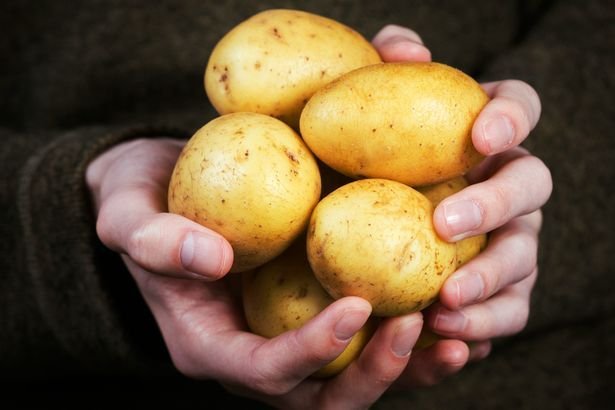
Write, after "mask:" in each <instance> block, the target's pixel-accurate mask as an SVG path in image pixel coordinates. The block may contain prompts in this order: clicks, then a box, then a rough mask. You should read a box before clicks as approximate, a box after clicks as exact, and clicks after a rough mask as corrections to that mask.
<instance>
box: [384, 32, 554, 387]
mask: <svg viewBox="0 0 615 410" xmlns="http://www.w3.org/2000/svg"><path fill="white" fill-rule="evenodd" d="M374 43H375V44H378V45H380V47H381V50H380V51H381V54H382V55H383V58H385V59H388V60H389V61H407V60H414V61H417V60H418V61H429V60H430V58H431V55H430V53H429V51H427V50H426V49H425V47H424V46H422V44H421V41H420V38H419V37H418V35H417V34H416V33H414V32H412V31H411V30H408V29H406V28H403V27H399V26H387V27H385V28H384V29H383V30H381V31H380V32H379V33H378V34H377V35H376V37H375V38H374ZM482 87H483V89H484V90H485V91H486V92H487V94H488V95H489V96H490V97H491V101H490V102H489V103H488V104H487V105H486V106H485V107H484V109H483V110H482V111H481V113H480V115H479V116H478V118H477V119H476V121H475V123H474V126H473V129H472V140H473V143H474V146H475V147H476V149H477V150H478V151H480V152H481V153H483V154H485V155H486V156H487V158H486V159H485V160H484V161H483V162H482V163H481V164H479V166H477V167H476V168H475V169H473V170H472V171H471V172H470V173H469V174H468V175H467V177H468V180H469V181H470V183H471V184H472V185H470V186H469V187H467V188H465V189H464V190H462V191H460V192H458V193H457V194H455V195H452V196H450V197H449V198H446V199H445V200H443V201H442V202H441V203H440V204H439V206H438V207H437V208H436V210H435V212H434V217H433V219H434V225H435V227H436V230H437V231H438V233H439V234H440V236H441V237H442V238H443V239H445V240H448V241H456V240H459V239H462V238H464V237H467V236H471V235H476V234H481V233H489V235H490V236H489V244H488V246H487V248H486V249H485V250H484V251H483V252H482V253H481V254H479V255H478V256H477V257H475V258H474V259H473V260H471V261H469V262H468V263H466V264H465V265H463V266H462V267H460V268H459V269H458V270H457V271H456V272H455V273H454V274H453V275H452V276H451V277H450V278H449V279H448V280H447V281H446V282H445V284H444V286H443V288H442V289H441V291H440V301H439V302H438V303H436V304H434V305H433V306H431V307H429V308H428V309H426V310H425V311H424V312H423V313H424V315H425V322H426V324H425V325H426V326H428V327H429V328H431V329H432V330H433V331H434V332H435V333H437V334H439V335H440V336H441V337H442V338H443V340H440V341H438V342H437V343H436V344H435V345H433V346H431V347H429V348H426V349H423V350H418V351H414V353H413V356H412V359H411V360H410V363H409V365H408V367H407V368H406V370H405V371H404V373H403V374H402V376H401V377H400V378H399V379H398V381H397V383H396V384H397V385H398V386H408V385H432V384H435V383H437V382H438V381H440V380H441V379H442V378H444V377H445V376H447V375H451V374H453V373H455V372H457V371H459V370H460V369H461V368H462V367H463V366H464V365H465V364H466V363H467V362H468V361H470V360H479V359H481V358H484V357H486V356H487V355H488V353H489V351H490V349H491V342H490V339H492V338H497V337H503V336H508V335H512V334H515V333H517V332H519V331H521V330H522V329H523V328H524V327H525V324H526V322H527V319H528V314H529V301H530V293H531V291H532V288H533V285H534V283H535V281H536V275H537V271H538V270H537V249H538V234H539V232H540V228H541V222H542V214H541V210H540V209H541V207H542V206H543V205H544V204H545V202H546V201H547V200H548V198H549V196H550V194H551V190H552V179H551V175H550V172H549V170H548V168H547V167H546V166H545V165H544V163H543V162H542V161H541V160H540V159H538V158H537V157H535V156H532V155H531V154H530V153H529V152H528V151H527V150H525V149H523V148H521V147H519V145H520V144H521V143H522V142H523V141H524V140H525V138H527V137H528V135H529V133H530V131H531V130H532V129H533V128H534V127H535V125H536V123H537V122H538V119H539V117H540V111H541V105H540V100H539V98H538V95H537V94H536V92H535V91H534V90H533V89H532V87H530V86H529V85H528V84H526V83H524V82H522V81H518V80H505V81H499V82H492V83H486V84H482ZM466 342H471V343H469V344H468V343H466ZM469 346H471V347H469Z"/></svg>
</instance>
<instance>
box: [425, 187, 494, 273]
mask: <svg viewBox="0 0 615 410" xmlns="http://www.w3.org/2000/svg"><path fill="white" fill-rule="evenodd" d="M467 186H468V181H467V180H466V179H465V177H463V176H459V177H456V178H453V179H450V180H447V181H444V182H440V183H437V184H434V185H428V186H424V187H421V188H418V191H419V192H420V193H422V194H423V195H425V196H426V197H427V198H428V199H429V200H430V201H431V203H432V204H433V206H434V208H435V207H436V206H438V204H439V203H440V202H441V201H442V200H443V199H444V198H446V197H448V196H450V195H452V194H454V193H456V192H459V191H461V190H462V189H463V188H465V187H467ZM456 246H457V267H460V266H461V265H463V264H464V263H466V262H467V261H469V260H470V259H472V258H474V257H475V256H476V255H478V254H479V253H480V252H482V251H483V249H485V247H486V246H487V234H480V235H475V236H471V237H469V238H465V239H462V240H460V241H457V242H456Z"/></svg>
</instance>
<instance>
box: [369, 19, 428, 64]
mask: <svg viewBox="0 0 615 410" xmlns="http://www.w3.org/2000/svg"><path fill="white" fill-rule="evenodd" d="M372 44H373V45H374V47H376V49H377V50H378V52H379V53H380V57H381V58H382V60H383V61H386V62H396V61H431V52H430V51H429V49H428V48H427V47H425V46H424V45H423V41H422V40H421V38H420V37H419V35H418V34H417V33H416V32H414V31H413V30H410V29H409V28H406V27H402V26H397V25H394V24H389V25H387V26H385V27H383V28H382V29H381V30H380V31H379V32H378V33H377V34H376V35H375V36H374V38H373V39H372Z"/></svg>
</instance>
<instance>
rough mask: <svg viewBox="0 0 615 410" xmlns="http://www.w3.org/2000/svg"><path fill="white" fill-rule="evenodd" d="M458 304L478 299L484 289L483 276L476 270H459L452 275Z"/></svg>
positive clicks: (465, 303)
mask: <svg viewBox="0 0 615 410" xmlns="http://www.w3.org/2000/svg"><path fill="white" fill-rule="evenodd" d="M453 281H454V283H455V286H456V287H457V297H458V300H459V304H460V305H467V304H469V303H472V302H476V301H478V300H479V299H480V298H481V297H482V296H483V292H484V291H485V283H484V282H483V277H482V276H481V275H480V274H479V273H476V272H463V271H461V272H459V273H456V274H455V276H453Z"/></svg>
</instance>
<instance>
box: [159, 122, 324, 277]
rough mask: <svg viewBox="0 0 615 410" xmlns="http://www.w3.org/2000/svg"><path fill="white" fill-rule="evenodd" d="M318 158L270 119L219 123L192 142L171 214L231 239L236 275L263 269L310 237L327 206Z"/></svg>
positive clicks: (174, 182) (177, 172)
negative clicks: (316, 212) (322, 204)
mask: <svg viewBox="0 0 615 410" xmlns="http://www.w3.org/2000/svg"><path fill="white" fill-rule="evenodd" d="M320 189H321V185H320V173H319V170H318V165H317V163H316V160H315V158H314V156H313V155H312V153H311V152H310V151H309V150H308V149H307V147H306V146H305V144H304V143H303V141H302V140H301V138H300V137H299V136H298V135H297V134H296V133H295V132H294V131H293V130H292V129H291V128H290V127H289V126H287V125H286V124H284V123H283V122H281V121H279V120H277V119H275V118H273V117H269V116H266V115H263V114H257V113H234V114H227V115H223V116H220V117H217V118H215V119H213V120H212V121H210V122H208V123H207V124H205V125H204V126H203V127H202V128H201V129H199V130H198V131H197V132H196V133H195V134H194V135H193V136H192V138H190V140H189V141H188V143H187V144H186V145H185V147H184V148H183V150H182V153H181V154H180V157H179V158H178V160H177V163H176V165H175V168H174V170H173V174H172V176H171V180H170V183H169V191H168V205H169V211H170V212H172V213H176V214H180V215H183V216H185V217H187V218H189V219H191V220H193V221H196V222H198V223H200V224H201V225H203V226H206V227H208V228H210V229H213V230H214V231H216V232H218V233H220V234H221V235H223V236H224V237H225V238H226V239H227V240H228V241H229V242H230V244H231V245H232V247H233V251H234V263H233V266H232V268H231V271H232V272H240V271H244V270H248V269H251V268H254V267H256V266H259V265H261V264H263V263H265V262H267V261H269V260H271V259H273V258H274V257H275V256H277V255H279V254H280V253H281V252H282V251H283V250H284V249H286V248H287V247H288V246H289V245H290V243H291V242H292V241H293V240H294V239H295V238H296V237H297V236H298V235H299V234H300V233H301V232H303V231H304V230H305V227H306V225H307V222H308V220H309V217H310V213H311V211H312V209H313V208H314V206H315V205H316V203H317V202H318V200H319V198H320Z"/></svg>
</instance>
